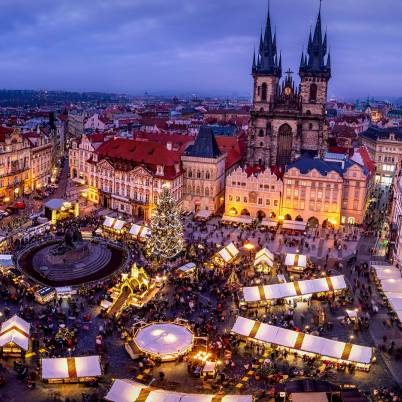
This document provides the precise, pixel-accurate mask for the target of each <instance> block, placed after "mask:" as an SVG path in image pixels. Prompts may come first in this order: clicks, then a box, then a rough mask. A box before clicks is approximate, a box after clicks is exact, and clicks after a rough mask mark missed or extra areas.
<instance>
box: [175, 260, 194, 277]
mask: <svg viewBox="0 0 402 402" xmlns="http://www.w3.org/2000/svg"><path fill="white" fill-rule="evenodd" d="M195 268H196V265H195V264H194V263H193V262H188V263H187V264H184V265H182V266H181V267H179V268H177V273H178V275H179V276H184V275H190V274H191V273H193V272H194V271H195Z"/></svg>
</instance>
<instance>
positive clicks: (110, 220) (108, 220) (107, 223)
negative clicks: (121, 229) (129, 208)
mask: <svg viewBox="0 0 402 402" xmlns="http://www.w3.org/2000/svg"><path fill="white" fill-rule="evenodd" d="M115 220H116V219H114V218H112V217H111V216H106V218H105V221H104V222H103V226H105V227H107V228H112V227H113V224H114V221H115Z"/></svg>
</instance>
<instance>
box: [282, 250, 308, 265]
mask: <svg viewBox="0 0 402 402" xmlns="http://www.w3.org/2000/svg"><path fill="white" fill-rule="evenodd" d="M285 265H287V266H289V267H302V268H306V267H307V257H306V256H305V255H303V254H290V253H288V254H286V258H285Z"/></svg>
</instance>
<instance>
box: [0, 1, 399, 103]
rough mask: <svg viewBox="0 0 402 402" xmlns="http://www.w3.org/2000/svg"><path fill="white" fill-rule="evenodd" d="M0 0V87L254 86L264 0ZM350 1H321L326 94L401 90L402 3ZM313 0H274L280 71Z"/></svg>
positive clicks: (212, 91) (300, 41)
mask: <svg viewBox="0 0 402 402" xmlns="http://www.w3.org/2000/svg"><path fill="white" fill-rule="evenodd" d="M370 2H372V3H373V4H374V0H370ZM2 3H3V5H2V9H3V17H4V23H3V25H2V27H1V28H0V29H1V35H2V37H3V40H2V44H1V45H0V47H1V50H2V53H3V57H2V61H0V75H1V77H2V78H1V79H0V87H2V88H5V89H49V90H57V89H60V90H71V91H106V92H122V93H129V94H141V93H143V92H144V91H148V92H150V93H154V94H167V93H171V94H173V93H175V92H180V93H185V92H187V93H189V92H194V93H199V94H201V95H245V96H248V95H251V91H252V79H251V76H250V73H251V62H252V53H253V48H254V47H258V39H259V34H260V32H259V31H260V27H261V26H264V23H265V19H266V13H267V3H266V2H265V1H261V0H250V1H249V2H247V4H245V3H244V2H243V1H239V0H233V1H231V2H229V1H226V0H223V1H220V2H219V4H215V2H208V1H205V2H202V3H198V2H196V1H187V2H184V1H182V0H171V1H169V2H168V4H166V2H162V1H160V0H152V1H147V2H144V1H140V0H139V1H135V2H133V1H126V0H120V1H114V2H113V3H110V2H104V1H94V2H91V4H88V3H85V4H80V3H79V2H77V1H69V2H65V1H60V2H58V3H57V4H53V2H50V1H48V0H40V1H38V2H36V3H35V5H31V4H29V3H28V4H26V2H24V1H8V0H5V1H3V2H2ZM347 3H348V2H347V1H346V0H341V1H338V2H336V3H335V4H334V3H330V2H327V1H324V2H323V5H322V7H323V10H322V14H323V26H324V27H327V28H328V41H329V45H330V49H331V57H332V68H333V80H332V82H331V84H330V87H329V96H330V97H332V96H336V97H338V98H354V97H360V98H361V97H365V96H377V97H380V96H381V97H387V96H388V97H399V96H401V95H402V88H400V87H398V85H395V83H398V82H399V81H400V76H401V73H400V71H402V57H401V56H402V54H401V50H400V48H399V47H398V46H396V45H395V44H396V43H399V42H400V40H401V39H402V30H401V29H400V27H399V16H400V15H402V4H398V3H397V2H395V1H394V0H386V1H384V2H382V3H381V4H378V3H376V8H374V7H367V1H363V0H357V1H355V2H353V4H347ZM318 5H319V2H318V1H317V0H304V1H302V2H296V1H294V0H285V1H281V2H279V1H277V0H271V5H270V9H271V20H272V25H273V27H276V31H277V42H278V49H279V50H280V51H281V52H282V59H283V67H284V70H286V69H287V68H291V69H292V71H294V72H297V71H298V67H299V61H300V55H301V52H302V50H303V48H304V50H305V46H306V43H307V39H308V33H309V28H310V27H311V26H313V24H314V21H315V19H316V16H317V11H318ZM385 22H386V23H385ZM295 77H296V74H295ZM297 82H298V81H297Z"/></svg>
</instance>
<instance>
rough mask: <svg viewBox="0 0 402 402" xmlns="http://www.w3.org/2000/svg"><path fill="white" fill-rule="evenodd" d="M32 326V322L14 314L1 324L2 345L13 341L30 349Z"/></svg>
mask: <svg viewBox="0 0 402 402" xmlns="http://www.w3.org/2000/svg"><path fill="white" fill-rule="evenodd" d="M30 328H31V324H30V323H29V322H26V321H25V320H23V319H22V318H21V317H18V315H14V316H12V317H11V318H10V319H8V320H7V321H4V322H3V324H2V325H1V330H0V346H4V345H7V344H8V343H10V342H13V343H15V344H17V345H18V346H19V347H20V348H22V349H24V350H28V348H29V331H30Z"/></svg>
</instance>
